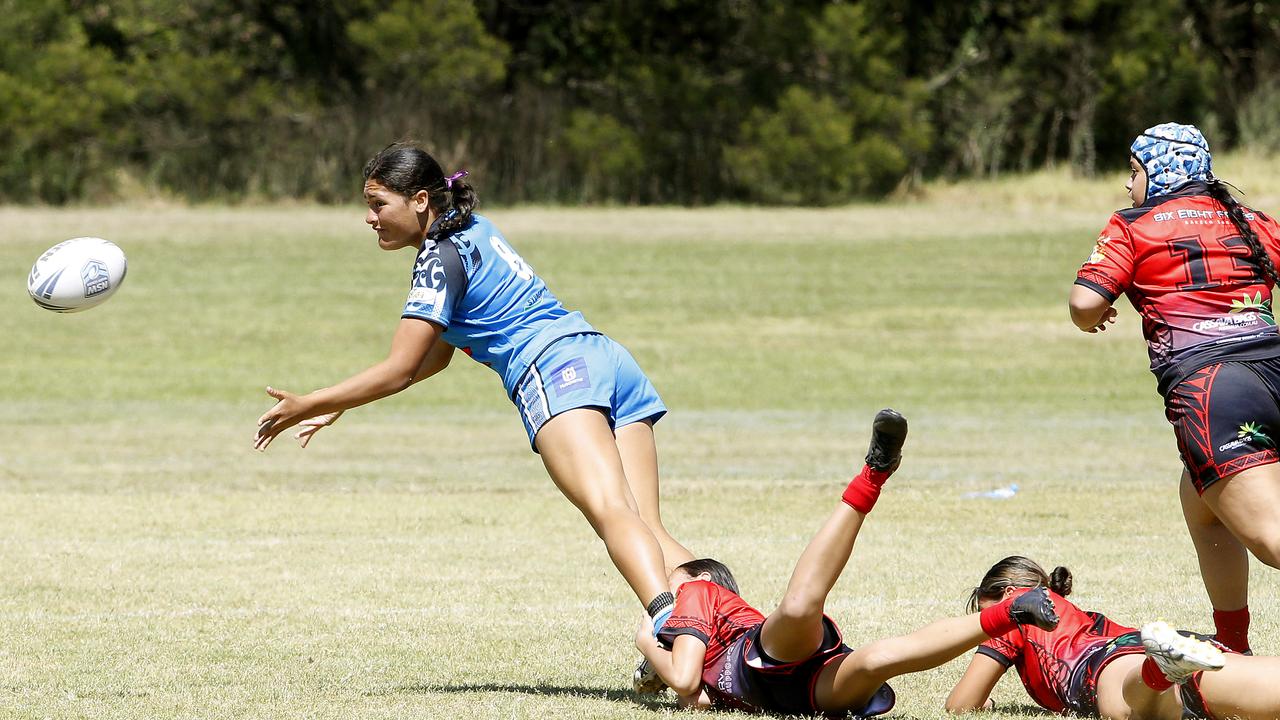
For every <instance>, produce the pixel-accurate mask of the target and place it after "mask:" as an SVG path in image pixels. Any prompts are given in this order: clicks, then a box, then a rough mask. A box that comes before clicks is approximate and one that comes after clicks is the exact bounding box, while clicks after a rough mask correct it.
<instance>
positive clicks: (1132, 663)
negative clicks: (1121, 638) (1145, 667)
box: [1098, 655, 1182, 720]
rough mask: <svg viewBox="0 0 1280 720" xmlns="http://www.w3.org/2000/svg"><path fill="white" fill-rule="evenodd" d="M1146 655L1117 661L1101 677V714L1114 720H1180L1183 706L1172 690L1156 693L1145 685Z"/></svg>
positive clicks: (1105, 669)
mask: <svg viewBox="0 0 1280 720" xmlns="http://www.w3.org/2000/svg"><path fill="white" fill-rule="evenodd" d="M1146 657H1147V656H1146V655H1125V656H1124V657H1120V658H1116V659H1115V660H1113V661H1112V662H1111V664H1109V665H1107V666H1106V667H1105V668H1103V670H1102V675H1100V676H1099V677H1098V714H1099V715H1101V716H1102V717H1104V718H1111V720H1127V719H1128V718H1134V719H1135V720H1178V719H1179V718H1181V717H1182V705H1181V704H1180V703H1179V702H1178V694H1177V692H1176V691H1174V690H1172V689H1170V690H1166V691H1164V692H1157V691H1155V690H1152V689H1151V688H1150V687H1148V686H1147V684H1146V683H1144V682H1142V663H1143V661H1144V660H1145V659H1146Z"/></svg>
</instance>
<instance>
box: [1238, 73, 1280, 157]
mask: <svg viewBox="0 0 1280 720" xmlns="http://www.w3.org/2000/svg"><path fill="white" fill-rule="evenodd" d="M1239 118H1240V142H1241V144H1243V145H1244V146H1246V147H1248V148H1249V149H1251V150H1255V151H1258V152H1262V153H1266V154H1268V155H1275V154H1280V81H1276V80H1268V81H1267V82H1265V83H1263V84H1261V85H1259V86H1258V87H1257V89H1255V90H1254V91H1253V93H1252V94H1250V95H1249V97H1248V98H1246V99H1245V101H1244V103H1243V105H1242V106H1241V108H1240V116H1239Z"/></svg>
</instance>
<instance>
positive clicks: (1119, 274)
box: [1076, 213, 1134, 302]
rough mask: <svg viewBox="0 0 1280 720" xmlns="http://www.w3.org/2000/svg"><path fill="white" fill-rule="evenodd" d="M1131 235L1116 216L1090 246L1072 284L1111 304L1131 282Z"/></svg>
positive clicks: (1126, 224)
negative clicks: (1096, 294)
mask: <svg viewBox="0 0 1280 720" xmlns="http://www.w3.org/2000/svg"><path fill="white" fill-rule="evenodd" d="M1133 254H1134V253H1133V235H1132V234H1131V233H1130V232H1129V226H1128V223H1126V222H1125V221H1124V219H1123V218H1121V217H1120V215H1119V213H1117V214H1115V215H1112V216H1111V221H1110V222H1108V223H1107V226H1106V227H1105V228H1103V230H1102V233H1101V234H1099V235H1098V240H1097V242H1096V243H1094V246H1093V252H1092V253H1090V254H1089V258H1088V259H1087V260H1085V261H1084V265H1082V266H1081V267H1080V271H1079V272H1077V273H1076V284H1077V285H1083V286H1085V287H1087V288H1089V289H1090V290H1093V291H1094V292H1096V293H1098V294H1099V295H1101V296H1102V297H1104V298H1106V299H1107V301H1108V302H1115V299H1116V298H1118V297H1120V295H1121V294H1123V293H1124V291H1125V290H1127V289H1128V288H1129V283H1130V282H1132V281H1133Z"/></svg>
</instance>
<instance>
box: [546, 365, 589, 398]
mask: <svg viewBox="0 0 1280 720" xmlns="http://www.w3.org/2000/svg"><path fill="white" fill-rule="evenodd" d="M550 376H551V382H552V383H554V384H555V388H556V397H560V396H561V395H563V394H565V393H567V392H573V391H575V390H585V389H587V388H589V387H591V376H590V375H588V374H587V361H586V360H584V359H583V358H574V359H572V360H570V361H569V362H567V363H564V364H563V365H561V366H560V367H557V368H556V369H555V370H552V371H551V373H550Z"/></svg>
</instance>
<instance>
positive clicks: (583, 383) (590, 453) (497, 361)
mask: <svg viewBox="0 0 1280 720" xmlns="http://www.w3.org/2000/svg"><path fill="white" fill-rule="evenodd" d="M465 175H466V173H465V172H458V173H455V174H453V175H451V176H449V177H446V176H445V174H444V172H443V170H442V169H441V167H440V164H439V163H437V162H436V161H435V159H434V158H432V157H431V156H430V155H429V154H427V153H426V152H424V151H423V150H421V149H419V148H417V147H413V146H411V145H400V144H397V145H392V146H390V147H387V148H386V149H384V150H383V151H382V152H380V153H378V154H377V155H376V156H374V158H373V159H371V160H370V161H369V162H368V164H367V165H365V168H364V178H365V183H364V198H365V201H366V202H367V204H368V206H369V212H368V213H367V214H366V215H365V222H367V223H368V224H369V226H370V227H372V228H373V230H374V231H375V232H377V233H378V246H379V247H381V248H382V249H383V250H399V249H401V248H413V249H414V250H415V251H416V252H417V261H416V262H415V263H414V268H413V275H412V281H411V285H410V290H409V296H408V300H407V301H406V303H405V308H404V312H403V314H402V316H401V319H400V323H399V325H398V326H397V327H396V331H395V335H394V337H393V338H392V341H391V351H390V353H389V354H388V356H387V358H386V359H385V360H383V361H382V362H380V363H378V364H376V365H374V366H372V367H370V368H368V369H367V370H364V371H363V372H360V373H358V374H356V375H353V376H352V377H349V378H347V379H346V380H343V381H342V382H340V383H338V384H336V385H333V386H332V387H327V388H323V389H320V390H316V391H314V392H311V393H307V394H305V395H295V394H293V393H289V392H285V391H283V390H277V389H275V388H271V387H268V388H267V394H269V395H270V396H271V397H273V398H275V399H276V400H277V401H278V402H277V403H276V405H275V407H273V408H271V410H269V411H267V413H266V414H265V415H263V416H262V417H261V418H260V419H259V421H258V433H257V438H256V440H255V443H254V446H255V447H256V448H257V449H258V450H265V449H266V447H267V446H268V445H270V444H271V441H272V440H273V439H274V438H275V437H276V436H277V435H279V434H280V433H281V432H282V431H284V430H285V429H287V428H290V427H293V426H295V425H299V426H300V430H299V431H298V432H297V433H296V434H295V437H296V438H297V439H298V440H299V441H300V443H301V444H302V446H303V447H306V445H307V443H308V442H309V441H310V439H311V437H312V436H313V435H314V434H315V433H316V432H317V431H319V429H320V428H322V427H324V426H326V425H330V424H332V423H333V422H334V421H335V420H337V418H338V416H339V415H341V414H342V412H343V411H344V410H347V409H349V408H353V407H357V406H359V405H364V404H365V403H369V402H372V401H374V400H377V399H379V398H383V397H386V396H388V395H392V394H394V393H397V392H400V391H401V390H404V389H405V388H407V387H409V386H410V385H412V384H414V383H416V382H418V381H420V380H425V379H426V378H428V377H431V376H432V375H435V374H436V373H438V372H440V371H441V370H443V369H444V368H445V367H446V366H447V365H448V364H449V360H450V358H452V357H453V352H454V349H455V348H460V349H461V350H462V351H463V352H464V353H466V354H467V355H470V356H471V357H472V358H473V359H475V360H476V361H478V362H481V363H483V364H485V365H487V366H489V367H491V368H493V369H494V370H495V371H496V372H497V373H498V375H499V377H501V379H502V384H503V388H504V389H505V390H506V391H507V396H508V397H509V398H511V400H512V402H513V403H515V405H516V407H517V408H518V409H519V410H520V416H521V419H522V420H523V421H524V425H525V429H526V431H527V432H528V435H529V442H530V443H531V444H532V446H533V450H534V452H537V453H539V454H540V455H541V457H542V462H543V464H544V465H545V466H546V468H547V472H548V473H549V474H550V475H551V479H552V480H553V481H555V483H556V486H557V487H559V488H560V490H561V492H563V493H564V495H565V497H567V498H568V499H569V501H570V502H572V503H573V504H574V505H575V506H577V507H578V509H579V510H581V511H582V514H583V515H584V516H586V518H587V521H588V522H590V523H591V527H592V528H594V529H595V531H596V534H598V535H599V536H600V538H601V539H602V540H603V541H604V544H605V547H606V548H607V549H608V551H609V557H610V558H611V559H612V560H613V563H614V565H615V566H617V568H618V571H619V572H620V573H622V576H623V577H624V578H625V579H626V581H627V583H628V584H630V586H631V589H632V590H633V591H634V592H635V594H636V596H637V597H638V598H639V599H640V602H641V603H642V604H644V606H645V607H646V609H647V610H648V611H649V614H650V616H651V617H653V618H654V625H655V627H658V628H660V627H661V626H662V624H663V623H664V622H665V621H666V619H667V617H668V616H669V615H670V613H671V607H672V605H673V603H674V598H673V597H672V595H671V592H670V588H669V586H668V584H667V575H668V573H669V572H670V571H671V570H672V569H673V568H675V567H676V566H678V565H680V564H681V563H684V562H686V561H688V560H692V559H693V556H692V555H691V554H690V553H689V551H688V550H686V549H685V548H684V547H683V546H682V545H681V544H680V543H678V542H676V540H675V539H674V538H673V537H671V535H670V534H669V533H668V532H667V531H666V529H665V528H664V527H663V525H662V519H661V517H660V515H659V511H658V461H657V449H656V447H655V444H654V437H653V424H654V423H655V422H657V420H658V419H659V418H661V417H662V416H663V415H664V414H665V413H666V407H665V406H664V405H663V404H662V400H661V399H660V398H659V397H658V394H657V392H656V391H655V390H654V388H653V385H652V384H650V382H649V380H648V378H646V377H645V375H644V373H643V372H641V371H640V368H639V367H638V366H637V365H636V362H635V360H634V359H633V358H632V357H631V354H630V353H628V352H627V350H626V349H625V348H623V347H622V346H621V345H619V344H618V343H616V342H614V341H613V340H611V339H609V338H607V337H605V336H604V335H602V334H601V333H600V332H598V331H597V330H595V329H594V328H593V327H591V325H589V324H588V323H587V321H586V320H585V319H584V318H583V317H582V314H581V313H578V312H569V311H568V310H566V309H565V308H564V306H563V305H561V304H560V301H559V300H557V299H556V298H555V296H554V295H552V294H551V291H550V290H548V289H547V286H546V284H544V283H543V282H542V279H541V278H539V277H538V276H537V275H536V274H534V272H533V268H531V267H529V265H528V263H526V262H525V261H524V260H523V259H522V258H521V257H520V256H519V255H518V254H516V252H515V251H514V250H513V249H512V248H511V246H510V245H508V244H507V241H506V239H505V238H503V236H502V233H501V232H499V231H498V229H497V228H496V227H494V225H493V223H491V222H489V221H488V220H487V219H485V218H484V217H481V216H480V215H476V214H474V213H472V209H473V208H474V207H475V204H476V195H475V192H474V191H473V190H472V188H471V187H470V185H469V184H467V183H466V182H464V181H463V180H462V178H463V176H465Z"/></svg>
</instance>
